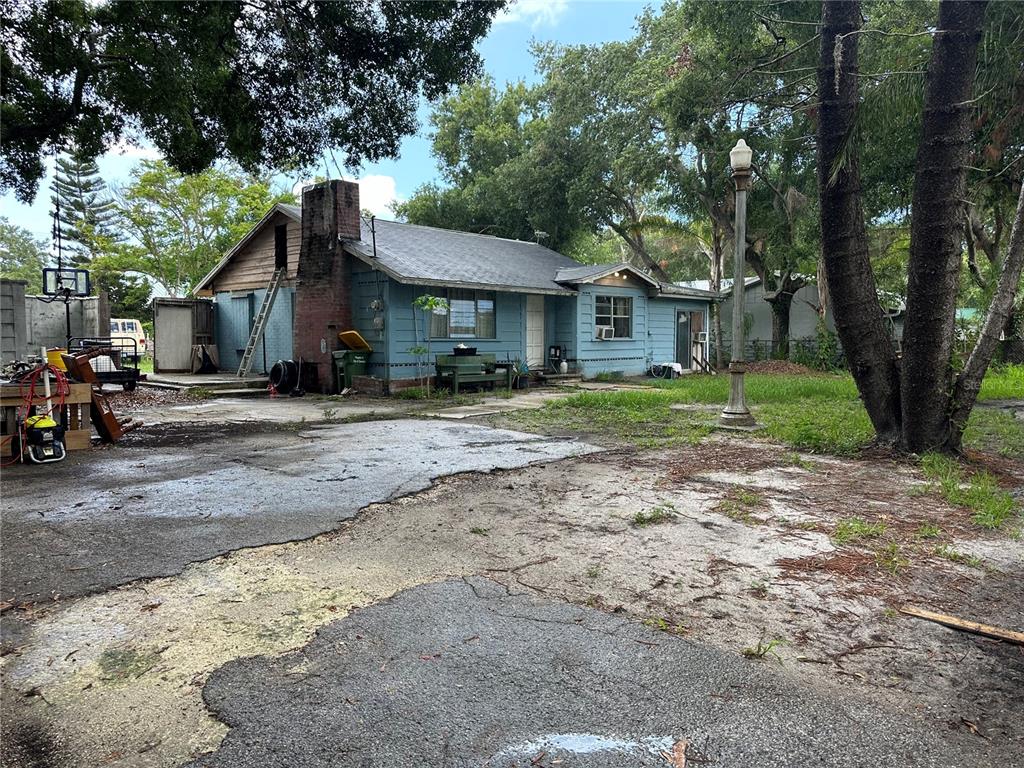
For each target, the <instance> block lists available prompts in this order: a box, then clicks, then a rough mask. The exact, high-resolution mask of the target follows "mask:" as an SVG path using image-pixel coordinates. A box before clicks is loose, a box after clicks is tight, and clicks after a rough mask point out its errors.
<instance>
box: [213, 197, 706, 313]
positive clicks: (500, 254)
mask: <svg viewBox="0 0 1024 768" xmlns="http://www.w3.org/2000/svg"><path fill="white" fill-rule="evenodd" d="M276 213H283V214H285V215H286V216H288V217H289V218H292V219H294V220H295V221H300V222H301V221H302V209H301V208H300V207H299V206H295V205H285V204H283V203H278V204H277V205H275V206H274V207H273V208H272V209H271V210H270V211H269V212H268V213H267V215H266V216H264V217H263V218H262V219H261V220H260V222H259V223H258V224H256V226H254V227H253V228H252V230H250V232H249V233H248V234H247V235H246V236H245V237H244V238H242V240H241V241H239V242H238V243H237V244H236V245H235V246H234V247H233V248H232V249H231V250H230V251H228V252H227V253H226V254H225V255H224V258H222V259H221V260H220V262H218V264H217V266H215V267H214V268H213V269H212V270H211V271H210V272H209V274H207V275H206V277H204V278H203V279H202V280H200V281H199V283H198V284H197V285H196V287H195V289H194V290H193V293H196V292H198V291H200V290H203V289H204V287H205V286H206V285H208V284H209V283H210V282H211V281H212V280H213V278H214V277H216V276H217V274H218V273H219V272H220V271H221V270H222V269H224V267H225V266H227V264H228V263H229V262H230V261H231V259H232V257H233V256H234V255H235V254H236V253H238V252H239V251H240V250H241V249H242V248H244V247H245V245H246V244H247V243H248V242H249V241H250V240H251V239H252V237H253V236H254V235H255V234H256V233H257V232H258V231H259V230H260V229H261V228H262V227H263V226H265V225H266V224H267V222H268V221H269V220H270V219H271V218H272V217H273V216H274V215H275V214H276ZM373 228H374V231H371V230H370V225H369V224H368V223H367V222H365V221H363V222H362V223H361V232H360V239H359V240H350V241H346V242H345V250H346V251H348V252H349V253H351V254H353V255H354V256H356V257H357V258H358V259H360V260H361V261H363V262H365V263H366V264H368V265H370V266H372V267H374V268H376V269H379V270H381V271H382V272H384V274H386V275H388V276H389V277H391V278H392V279H394V280H396V281H397V282H399V283H406V284H411V285H437V286H445V287H464V288H475V289H484V290H498V291H508V292H513V293H547V294H564V295H572V294H575V293H576V290H575V289H574V286H576V285H579V284H581V283H588V282H593V281H594V280H599V279H600V278H602V277H606V276H607V275H610V274H613V273H615V272H622V271H629V272H630V273H632V274H633V275H635V276H636V277H637V278H638V279H640V280H642V281H643V282H646V283H647V284H648V285H649V286H650V287H651V289H652V291H654V292H656V294H657V295H666V296H678V297H684V296H686V297H691V298H700V299H715V298H718V294H715V293H713V292H711V291H707V290H700V289H693V288H686V287H685V286H675V285H668V284H664V283H659V282H658V281H657V280H654V279H653V278H652V277H650V275H647V274H645V273H643V272H642V271H640V270H638V269H636V268H635V267H632V266H630V265H629V264H625V263H619V264H598V265H584V264H580V263H579V262H578V261H574V260H573V259H570V258H569V257H568V256H563V255H562V254H560V253H557V252H556V251H552V250H551V249H550V248H545V247H544V246H543V245H539V244H537V243H530V242H526V241H523V240H509V239H507V238H503V237H494V236H492V235H478V234H474V233H471V232H459V231H456V230H451V229H438V228H436V227H424V226H420V225H417V224H404V223H402V222H397V221H388V220H386V219H374V220H373Z"/></svg>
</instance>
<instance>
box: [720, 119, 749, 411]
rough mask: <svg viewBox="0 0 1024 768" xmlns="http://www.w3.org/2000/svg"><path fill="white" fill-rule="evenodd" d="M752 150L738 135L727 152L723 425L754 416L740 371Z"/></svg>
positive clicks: (743, 363) (743, 369)
mask: <svg viewBox="0 0 1024 768" xmlns="http://www.w3.org/2000/svg"><path fill="white" fill-rule="evenodd" d="M753 154H754V153H753V150H751V149H750V147H748V146H747V142H745V141H744V140H743V139H740V140H739V141H737V142H736V146H735V147H733V148H732V150H731V151H730V152H729V165H730V166H732V179H733V182H734V183H735V184H736V226H735V232H736V236H735V238H733V240H734V242H735V244H736V247H735V251H734V260H733V270H732V359H731V360H730V361H729V404H728V405H726V406H725V409H724V410H723V411H722V415H721V416H720V417H719V420H718V421H719V423H720V424H721V425H722V426H725V427H753V426H755V423H754V417H753V416H751V415H750V410H749V409H748V408H747V403H746V396H745V393H744V389H743V374H744V373H745V372H746V370H747V365H746V356H745V355H744V353H743V348H744V346H745V339H744V338H743V299H744V298H745V290H744V289H745V288H746V286H745V282H746V281H745V279H744V277H745V275H746V272H747V265H746V259H745V255H746V254H745V252H746V248H747V192H748V191H749V190H750V160H751V157H752V156H753Z"/></svg>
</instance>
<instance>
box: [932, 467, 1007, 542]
mask: <svg viewBox="0 0 1024 768" xmlns="http://www.w3.org/2000/svg"><path fill="white" fill-rule="evenodd" d="M921 470H922V471H923V472H924V474H925V476H926V477H928V478H929V479H931V480H934V481H935V482H936V483H937V485H938V489H939V491H940V492H941V493H942V496H943V497H944V498H945V499H946V501H948V502H949V503H950V504H955V505H957V506H959V507H965V508H967V509H970V510H971V511H972V512H973V513H974V515H973V520H974V523H975V524H976V525H979V526H981V527H982V528H991V529H995V528H1000V527H1002V525H1003V524H1004V523H1006V522H1007V521H1008V520H1010V519H1012V518H1013V517H1015V516H1016V515H1017V514H1018V512H1019V510H1018V509H1017V505H1016V502H1015V501H1014V498H1013V496H1011V495H1010V493H1009V492H1008V491H1005V490H1003V489H1002V488H1000V487H999V484H998V483H997V482H996V479H995V478H994V477H993V476H992V475H990V474H989V473H988V472H977V473H975V474H973V475H971V476H970V477H966V478H965V477H964V472H963V468H962V466H961V464H960V462H959V461H957V460H956V459H955V458H953V457H951V456H945V455H943V454H939V453H929V454H926V455H925V456H922V457H921Z"/></svg>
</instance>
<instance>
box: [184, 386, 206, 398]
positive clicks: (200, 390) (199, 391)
mask: <svg viewBox="0 0 1024 768" xmlns="http://www.w3.org/2000/svg"><path fill="white" fill-rule="evenodd" d="M185 397H188V398H189V399H191V400H208V399H209V398H211V397H213V390H212V389H209V388H207V387H189V388H188V389H186V390H185Z"/></svg>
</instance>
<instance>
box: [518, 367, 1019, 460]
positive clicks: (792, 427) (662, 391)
mask: <svg viewBox="0 0 1024 768" xmlns="http://www.w3.org/2000/svg"><path fill="white" fill-rule="evenodd" d="M1019 369H1021V367H1020V366H1018V367H1017V369H1015V370H1014V371H1013V372H1010V373H1007V372H1006V370H1004V371H1002V372H997V373H993V374H990V376H989V378H986V380H985V381H986V385H987V387H988V388H987V390H986V389H985V388H984V387H983V391H985V392H987V393H988V395H989V396H996V395H1006V394H1007V393H1008V392H1010V391H1012V387H1013V386H1015V384H1016V382H1017V378H1016V377H1020V376H1021V374H1020V373H1019ZM638 383H643V384H646V385H648V386H647V388H646V389H640V390H634V389H631V390H627V391H617V392H580V393H578V394H576V395H573V396H571V397H567V398H564V399H562V400H558V401H555V402H552V403H548V404H547V405H546V406H545V407H544V408H541V409H539V410H537V411H524V412H520V413H517V414H514V415H510V416H509V420H510V421H513V422H515V424H516V425H517V426H522V427H523V428H525V429H530V428H533V429H540V430H541V431H545V430H547V431H553V430H557V431H574V432H579V433H583V434H607V435H610V436H613V437H615V438H618V439H620V440H625V441H627V442H630V443H632V444H634V445H636V446H639V447H642V448H656V447H663V446H670V445H676V444H681V443H690V444H696V443H698V442H700V440H701V439H703V438H704V437H705V436H706V435H708V434H709V433H710V431H711V430H712V429H714V428H715V427H716V424H717V413H716V412H714V411H702V410H700V409H696V410H693V411H681V410H673V409H672V408H671V407H670V406H672V405H673V404H677V403H685V404H693V405H715V406H718V405H725V403H726V402H727V401H728V397H729V377H728V376H708V375H699V374H695V375H691V376H683V377H680V378H678V379H647V380H640V381H638ZM746 393H747V402H748V404H749V405H750V406H751V408H752V409H753V412H754V416H755V418H756V419H757V420H758V422H759V423H760V424H761V425H763V427H764V430H763V432H761V433H760V434H763V435H766V436H768V437H770V438H772V439H774V440H776V441H778V442H781V443H784V444H786V445H788V446H790V447H791V448H793V449H795V450H797V451H803V452H807V453H823V454H833V455H838V456H850V455H855V454H856V453H858V452H859V451H860V450H862V449H863V448H864V447H865V446H867V445H868V444H869V443H870V442H871V440H872V439H873V438H874V431H873V429H872V427H871V422H870V420H869V419H868V416H867V412H866V411H865V410H864V406H863V405H862V403H861V401H860V399H859V398H858V395H857V388H856V386H855V385H854V383H853V379H852V378H851V377H850V376H849V375H848V374H841V375H832V374H822V375H778V374H749V375H748V376H747V377H746ZM1018 396H1019V395H1018ZM964 442H965V445H967V446H969V447H976V448H980V449H983V450H997V451H999V452H1001V453H1003V454H1004V455H1007V456H1018V455H1019V456H1024V423H1021V422H1020V420H1018V419H1014V418H1013V416H1012V414H1009V413H1006V412H1004V411H1000V410H997V409H994V408H976V409H975V410H974V413H973V414H972V416H971V421H970V422H969V424H968V428H967V432H966V434H965V436H964ZM790 461H791V463H792V464H794V465H796V466H803V467H804V468H808V469H809V468H811V466H813V465H811V466H808V465H809V464H810V462H808V461H807V460H806V459H803V458H802V457H800V456H799V455H794V456H791V457H790Z"/></svg>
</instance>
